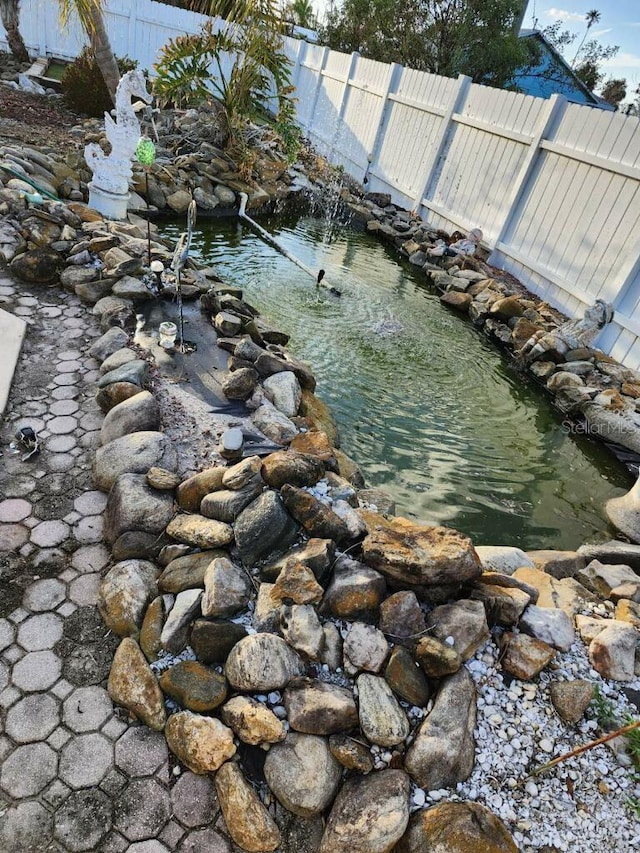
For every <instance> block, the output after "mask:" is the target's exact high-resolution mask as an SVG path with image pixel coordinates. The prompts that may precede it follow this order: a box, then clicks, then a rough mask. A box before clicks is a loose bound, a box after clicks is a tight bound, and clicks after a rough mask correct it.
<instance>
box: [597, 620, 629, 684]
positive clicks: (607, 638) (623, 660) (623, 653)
mask: <svg viewBox="0 0 640 853" xmlns="http://www.w3.org/2000/svg"><path fill="white" fill-rule="evenodd" d="M638 642H640V632H638V631H636V629H635V628H633V627H632V626H631V625H628V624H626V623H624V622H618V621H613V622H611V623H608V627H606V628H605V629H604V630H603V631H600V633H599V634H598V635H597V637H595V639H593V640H592V641H591V643H590V645H589V660H590V661H591V663H592V665H593V668H594V669H595V670H597V671H598V672H599V673H600V675H601V676H602V677H603V678H610V679H612V680H613V681H632V680H633V678H634V667H635V657H636V647H637V645H638Z"/></svg>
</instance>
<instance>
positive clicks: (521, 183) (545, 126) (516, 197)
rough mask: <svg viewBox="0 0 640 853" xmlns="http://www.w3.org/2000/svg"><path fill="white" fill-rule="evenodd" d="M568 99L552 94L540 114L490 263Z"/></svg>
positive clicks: (495, 242)
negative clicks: (542, 145) (542, 147)
mask: <svg viewBox="0 0 640 853" xmlns="http://www.w3.org/2000/svg"><path fill="white" fill-rule="evenodd" d="M566 103H567V102H566V99H565V97H564V96H563V95H552V96H551V97H550V98H549V100H548V102H547V107H546V109H545V110H543V112H542V115H541V116H540V123H539V125H538V128H537V130H536V132H535V134H534V136H533V139H532V140H531V142H530V144H529V150H528V151H527V156H526V157H525V158H524V162H523V164H522V166H521V168H520V172H519V173H518V177H517V178H516V179H515V181H514V184H513V187H512V188H511V192H510V194H509V201H508V204H507V209H506V210H507V212H506V214H505V217H504V221H503V223H502V225H501V226H500V230H499V231H498V233H497V235H496V238H495V240H494V241H493V249H492V252H491V257H490V258H489V263H492V264H493V263H494V261H495V259H496V258H497V256H498V254H499V253H500V249H499V248H498V245H499V243H501V242H502V241H503V240H504V238H505V236H506V235H507V232H508V230H509V226H510V225H511V222H512V220H513V215H514V213H515V211H516V208H517V207H518V203H519V201H520V198H521V196H522V193H523V191H524V190H525V188H526V186H527V183H528V181H529V178H530V176H531V173H532V172H533V169H534V167H535V165H536V163H537V162H538V158H539V156H540V151H541V150H542V149H541V148H540V145H541V143H542V141H543V140H544V139H547V137H548V136H549V133H550V132H551V130H552V129H553V125H554V124H555V122H556V120H557V118H558V117H559V116H560V115H561V113H562V111H563V110H564V108H565V105H566Z"/></svg>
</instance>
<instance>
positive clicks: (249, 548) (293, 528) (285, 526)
mask: <svg viewBox="0 0 640 853" xmlns="http://www.w3.org/2000/svg"><path fill="white" fill-rule="evenodd" d="M299 529H300V528H299V527H298V525H297V524H296V522H295V521H294V520H293V519H292V518H291V516H290V515H289V513H288V512H287V511H286V509H285V508H284V505H283V503H282V499H281V498H280V495H278V494H277V493H276V492H273V491H267V492H264V493H263V494H262V495H260V497H258V498H256V500H255V501H253V502H252V503H250V504H249V506H248V507H246V509H244V510H243V511H242V512H241V513H240V515H239V516H238V517H237V519H236V522H235V525H234V533H235V539H236V544H237V546H238V548H239V550H240V555H241V557H242V561H243V563H244V564H245V565H247V566H251V565H253V564H254V563H256V562H257V561H258V560H260V559H262V558H263V557H267V556H268V555H269V554H272V553H273V552H274V551H279V552H282V551H286V550H287V548H290V547H291V545H293V542H294V540H295V539H296V537H297V535H298V531H299Z"/></svg>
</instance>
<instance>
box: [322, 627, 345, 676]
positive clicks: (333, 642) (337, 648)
mask: <svg viewBox="0 0 640 853" xmlns="http://www.w3.org/2000/svg"><path fill="white" fill-rule="evenodd" d="M322 632H323V634H324V645H323V647H322V654H321V656H320V660H321V661H322V663H326V664H327V666H328V667H329V669H331V670H333V671H334V672H335V670H337V669H340V667H341V666H342V637H341V636H340V631H338V629H337V628H336V626H335V625H334V624H333V622H325V623H324V625H323V626H322Z"/></svg>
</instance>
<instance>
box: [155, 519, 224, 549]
mask: <svg viewBox="0 0 640 853" xmlns="http://www.w3.org/2000/svg"><path fill="white" fill-rule="evenodd" d="M167 536H171V537H172V538H173V539H176V540H177V541H178V542H184V543H185V544H186V545H193V546H195V547H196V548H205V549H210V548H221V547H222V546H223V545H228V544H229V543H230V542H233V528H232V527H231V525H229V524H225V523H224V522H222V521H214V520H213V519H211V518H205V517H204V516H203V515H176V517H175V518H174V519H172V521H170V522H169V524H168V525H167Z"/></svg>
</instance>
